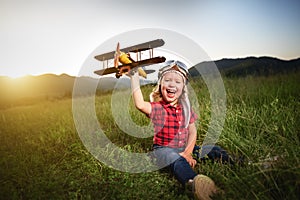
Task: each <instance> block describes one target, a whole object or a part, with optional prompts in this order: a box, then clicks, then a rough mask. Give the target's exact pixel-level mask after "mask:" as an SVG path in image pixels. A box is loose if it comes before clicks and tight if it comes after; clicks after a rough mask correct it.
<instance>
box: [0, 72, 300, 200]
mask: <svg viewBox="0 0 300 200" xmlns="http://www.w3.org/2000/svg"><path fill="white" fill-rule="evenodd" d="M298 77H299V74H290V75H278V76H273V77H246V78H231V79H227V78H226V79H225V80H224V85H225V88H226V92H227V113H226V120H225V124H224V128H223V132H222V134H221V136H220V138H219V141H218V145H220V146H222V147H223V148H225V149H226V150H227V151H228V152H229V153H230V154H231V155H232V156H235V157H242V158H243V160H244V162H243V164H240V165H235V166H229V165H225V164H220V163H210V162H207V163H205V164H204V163H200V164H198V165H197V166H196V168H195V170H196V171H197V172H199V173H202V174H205V175H208V176H210V177H211V178H212V179H213V180H215V182H216V184H217V185H218V186H219V187H220V188H221V189H222V190H223V191H224V192H223V193H222V194H220V195H218V196H217V197H215V199H298V196H299V194H300V161H299V157H298V155H299V153H300V141H299V139H300V138H299V137H300V125H299V124H300V114H299V110H300V109H299V108H300V101H299V100H300V96H299V89H300V86H299V83H298V82H299V79H298ZM191 85H192V86H193V89H194V90H195V93H196V94H197V98H198V102H199V109H198V110H197V112H198V113H199V116H200V120H199V121H198V124H197V129H198V144H201V142H202V141H203V138H204V137H205V134H206V132H207V128H208V125H209V121H210V100H209V92H208V90H207V88H206V87H205V84H203V82H202V80H201V79H198V80H193V81H192V82H191ZM151 89H152V87H150V86H146V87H143V92H144V94H145V96H147V95H148V94H149V93H150V92H151ZM122 92H124V91H122ZM122 92H121V91H120V94H122ZM95 102H96V103H95V108H96V114H97V118H98V121H99V123H100V126H101V129H102V130H104V131H105V134H106V135H107V136H108V137H109V139H110V140H111V141H112V142H113V143H114V144H116V145H118V146H120V147H121V148H123V149H125V150H128V151H131V152H147V151H148V150H149V149H150V148H151V144H152V138H136V137H133V136H130V135H128V134H126V133H124V132H123V131H122V130H120V129H119V128H118V126H117V124H116V123H115V122H114V117H115V116H113V115H112V112H111V110H110V102H111V94H110V93H107V94H104V95H97V96H96V101H95ZM120 102H122V99H120ZM121 105H122V103H121ZM129 113H130V116H131V117H132V120H133V121H134V122H135V123H136V124H138V125H148V124H149V120H148V119H147V118H146V117H145V116H144V115H142V114H141V113H139V112H138V111H136V110H135V108H134V107H133V105H132V101H130V103H129ZM149 131H151V130H148V129H147V130H146V131H145V134H148V132H149ZM0 136H1V141H0V169H1V170H0V177H1V179H0V188H1V189H0V199H191V198H192V195H191V194H190V193H189V192H188V191H183V190H182V189H181V187H180V185H179V184H178V183H177V181H176V180H175V179H174V178H173V177H171V176H170V175H169V174H168V173H165V172H164V171H154V172H150V173H138V174H132V173H126V172H121V171H117V170H114V169H112V168H110V167H108V166H106V165H105V164H103V163H102V162H99V161H98V160H97V159H95V158H94V157H93V156H92V155H91V154H90V153H89V152H88V151H87V150H86V148H85V147H84V145H83V144H82V142H81V140H80V138H79V136H78V134H77V132H76V128H75V125H74V121H73V116H72V100H71V99H69V98H66V99H61V100H57V101H42V102H39V103H35V104H32V105H27V106H19V107H14V108H9V109H2V110H0ZM272 159H273V160H272ZM274 159H275V161H274Z"/></svg>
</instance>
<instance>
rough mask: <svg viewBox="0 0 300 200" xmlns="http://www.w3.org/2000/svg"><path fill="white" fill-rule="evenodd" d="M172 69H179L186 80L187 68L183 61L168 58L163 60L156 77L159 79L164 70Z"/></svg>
mask: <svg viewBox="0 0 300 200" xmlns="http://www.w3.org/2000/svg"><path fill="white" fill-rule="evenodd" d="M172 69H174V70H177V71H179V72H180V73H181V74H182V75H183V76H184V77H185V78H186V80H188V76H189V70H188V68H187V66H186V65H185V64H184V63H183V62H180V61H178V60H168V61H166V62H164V64H163V66H162V67H161V68H160V69H159V72H158V79H160V78H161V77H162V76H163V75H164V74H165V72H167V71H169V70H172Z"/></svg>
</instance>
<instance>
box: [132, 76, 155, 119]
mask: <svg viewBox="0 0 300 200" xmlns="http://www.w3.org/2000/svg"><path fill="white" fill-rule="evenodd" d="M130 78H131V91H132V97H133V101H134V105H135V107H136V108H137V109H138V110H140V111H141V112H143V113H145V114H147V115H149V114H150V113H151V104H150V102H147V101H144V97H143V94H142V91H141V88H140V78H139V74H138V73H134V74H133V75H131V76H130Z"/></svg>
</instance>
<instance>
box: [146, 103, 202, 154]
mask: <svg viewBox="0 0 300 200" xmlns="http://www.w3.org/2000/svg"><path fill="white" fill-rule="evenodd" d="M151 108H152V110H151V113H150V115H149V117H150V118H151V120H152V123H153V125H154V132H155V134H154V138H153V141H154V144H157V145H160V146H168V147H172V148H181V147H185V145H186V143H187V139H188V134H189V131H188V128H185V121H184V114H183V109H182V106H181V105H180V104H179V105H177V106H176V107H174V106H172V105H170V104H166V103H165V102H164V101H160V102H151ZM190 116H191V118H190V122H189V124H191V123H193V122H195V121H196V119H197V115H196V113H195V112H193V111H191V115H190Z"/></svg>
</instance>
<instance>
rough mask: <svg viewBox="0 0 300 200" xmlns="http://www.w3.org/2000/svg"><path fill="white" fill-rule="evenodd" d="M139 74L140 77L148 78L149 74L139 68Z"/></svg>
mask: <svg viewBox="0 0 300 200" xmlns="http://www.w3.org/2000/svg"><path fill="white" fill-rule="evenodd" d="M138 73H139V75H140V76H142V77H144V78H147V73H146V72H145V71H144V70H143V68H141V67H139V68H138Z"/></svg>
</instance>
